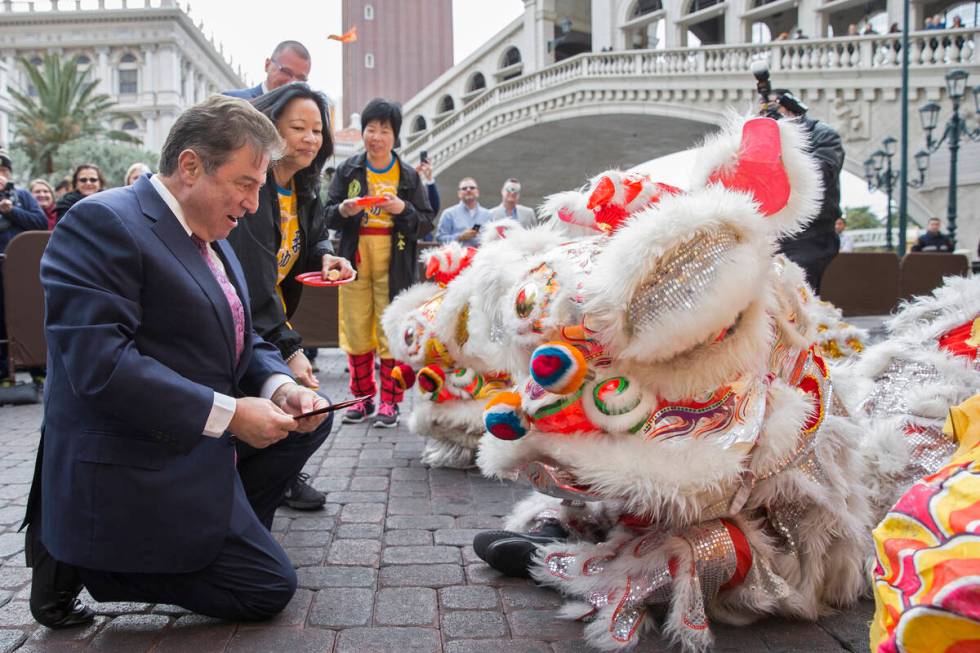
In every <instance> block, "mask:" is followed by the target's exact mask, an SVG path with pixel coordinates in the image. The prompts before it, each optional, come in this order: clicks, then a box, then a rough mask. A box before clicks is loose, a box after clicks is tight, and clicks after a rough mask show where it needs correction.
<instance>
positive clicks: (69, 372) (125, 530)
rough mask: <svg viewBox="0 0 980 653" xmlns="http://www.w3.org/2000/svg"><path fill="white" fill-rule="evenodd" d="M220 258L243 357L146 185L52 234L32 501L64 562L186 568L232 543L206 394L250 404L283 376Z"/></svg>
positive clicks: (203, 277)
mask: <svg viewBox="0 0 980 653" xmlns="http://www.w3.org/2000/svg"><path fill="white" fill-rule="evenodd" d="M214 247H215V250H216V252H217V253H218V255H219V256H220V257H221V259H222V261H223V263H224V267H225V271H226V273H227V276H228V280H229V281H230V282H231V283H232V285H234V286H235V288H236V290H237V292H238V294H239V296H240V297H241V298H242V303H243V304H244V309H245V348H244V349H243V350H242V354H241V357H240V359H239V360H238V361H237V362H236V360H235V324H234V320H233V318H232V313H231V309H230V308H229V306H228V300H227V299H226V297H225V294H224V292H223V291H222V289H221V286H220V285H218V281H217V280H216V279H215V276H214V273H212V272H211V270H210V269H209V268H208V265H207V263H206V262H205V259H204V258H203V257H202V256H201V253H200V252H199V251H198V249H197V248H196V247H195V246H194V243H193V242H192V241H191V239H190V238H188V236H187V232H186V231H184V228H183V227H182V226H181V224H180V223H179V222H178V221H177V218H176V217H175V216H174V214H173V213H172V212H171V210H170V209H169V208H168V207H167V204H166V203H165V202H164V201H163V199H162V198H161V197H160V196H159V195H158V194H157V192H156V191H155V190H154V189H153V186H152V185H151V184H150V180H149V177H147V176H143V177H141V178H140V179H139V180H137V181H136V183H135V184H134V185H133V186H127V187H125V188H114V189H112V190H108V191H104V192H101V193H97V194H96V195H94V196H92V197H91V198H89V199H86V200H85V201H83V202H80V203H79V204H78V205H77V206H75V207H74V208H73V209H72V210H71V211H70V212H69V214H68V215H67V216H66V217H65V218H64V219H63V220H62V221H61V222H60V223H59V224H58V228H57V229H55V230H54V232H52V234H51V241H50V243H49V244H48V247H47V249H46V250H45V252H44V257H43V258H42V260H41V284H42V285H43V286H44V297H45V301H46V308H47V312H46V315H45V322H44V325H45V336H46V337H47V341H48V343H49V346H48V368H47V369H48V376H47V381H46V382H45V384H44V396H45V401H44V431H43V436H42V440H43V444H42V446H43V452H44V455H43V460H42V469H41V479H40V485H39V486H35V489H34V490H33V491H32V497H34V500H35V501H36V499H37V494H36V492H37V489H38V488H40V487H43V490H42V491H41V494H40V500H41V502H42V504H43V508H42V510H41V519H42V521H43V525H42V528H41V533H42V539H43V542H44V545H45V546H46V547H47V549H48V550H49V551H50V552H51V555H52V556H54V557H55V558H56V559H57V560H59V561H63V562H67V563H68V564H71V565H78V566H81V567H88V568H92V569H99V570H103V571H116V572H126V573H131V572H140V573H143V574H147V573H167V574H178V573H187V572H192V571H197V570H199V569H203V568H204V567H205V566H207V565H209V564H211V563H212V562H213V561H214V559H215V557H216V556H217V555H218V551H219V550H220V549H221V547H222V546H223V545H224V544H225V542H226V541H227V538H228V536H229V528H230V526H229V522H230V521H231V510H232V500H233V496H234V494H235V490H234V487H235V483H238V481H237V474H238V472H237V471H236V469H235V447H234V440H233V439H232V438H231V437H230V434H229V433H227V432H226V433H225V434H224V435H222V437H220V438H211V437H205V436H203V435H201V434H202V432H203V431H204V427H205V424H206V422H207V419H208V415H209V414H210V413H211V409H212V406H213V404H214V393H215V392H220V393H222V394H226V395H229V396H233V397H240V396H245V395H251V396H255V395H257V394H258V393H259V391H260V388H261V387H262V384H263V383H264V382H265V381H266V380H267V379H268V378H269V375H270V374H273V373H279V374H287V375H288V374H289V373H290V372H289V368H288V367H286V365H284V364H283V362H282V358H281V357H280V356H279V352H278V351H276V349H275V348H274V347H272V346H271V345H269V344H268V343H266V342H264V341H263V340H262V339H261V338H259V337H258V335H256V334H255V332H254V331H253V330H252V323H251V318H250V316H249V313H250V311H249V306H248V297H247V293H246V292H245V290H246V288H245V280H244V278H243V275H242V270H241V267H240V266H239V265H238V261H237V259H236V258H235V253H234V252H233V251H232V250H231V248H230V247H229V246H228V244H227V243H225V242H224V241H217V242H216V243H215V245H214ZM202 291H203V292H202ZM238 491H241V489H240V488H239V490H238Z"/></svg>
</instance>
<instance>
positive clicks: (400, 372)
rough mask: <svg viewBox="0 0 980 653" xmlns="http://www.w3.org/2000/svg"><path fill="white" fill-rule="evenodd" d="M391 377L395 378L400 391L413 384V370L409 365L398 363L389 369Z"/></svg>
mask: <svg viewBox="0 0 980 653" xmlns="http://www.w3.org/2000/svg"><path fill="white" fill-rule="evenodd" d="M391 378H393V379H394V380H395V383H397V384H398V387H399V388H401V389H402V391H405V390H408V389H409V388H411V387H412V386H413V385H415V370H413V369H412V366H411V365H406V364H405V363H398V364H397V365H395V367H394V368H392V370H391Z"/></svg>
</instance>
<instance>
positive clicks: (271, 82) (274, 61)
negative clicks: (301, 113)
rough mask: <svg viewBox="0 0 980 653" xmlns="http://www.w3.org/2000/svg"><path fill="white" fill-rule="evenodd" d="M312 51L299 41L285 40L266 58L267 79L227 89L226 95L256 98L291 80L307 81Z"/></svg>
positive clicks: (245, 98)
mask: <svg viewBox="0 0 980 653" xmlns="http://www.w3.org/2000/svg"><path fill="white" fill-rule="evenodd" d="M311 65H312V63H311V61H310V51H309V50H307V49H306V46H304V45H303V44H302V43H300V42H299V41H283V42H282V43H280V44H279V45H277V46H276V49H275V50H273V51H272V56H271V57H269V58H268V59H266V60H265V80H263V81H262V83H261V84H259V85H258V86H253V87H251V88H240V89H236V90H233V91H225V92H224V94H225V95H230V96H231V97H240V98H242V99H243V100H254V99H255V98H257V97H259V96H260V95H264V94H265V93H268V92H269V91H271V90H272V89H274V88H279V87H280V86H284V85H286V84H288V83H290V82H305V81H308V80H309V75H310V66H311Z"/></svg>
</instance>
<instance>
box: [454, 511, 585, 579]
mask: <svg viewBox="0 0 980 653" xmlns="http://www.w3.org/2000/svg"><path fill="white" fill-rule="evenodd" d="M566 537H568V533H567V532H566V531H565V529H563V528H561V526H559V525H558V524H553V525H552V524H546V525H545V526H543V527H541V528H539V529H537V530H535V531H531V532H530V533H514V532H512V531H483V532H482V533H477V534H476V537H474V538H473V551H474V552H475V553H476V555H477V556H479V557H480V559H481V560H483V561H484V562H486V563H487V564H488V565H490V566H491V567H493V568H494V569H496V570H497V571H499V572H500V573H502V574H504V575H505V576H512V577H514V578H531V563H532V562H533V561H534V553H535V552H536V551H537V550H538V546H539V545H545V544H551V543H552V542H555V541H557V540H559V539H564V538H566Z"/></svg>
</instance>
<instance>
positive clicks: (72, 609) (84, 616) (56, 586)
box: [26, 527, 95, 628]
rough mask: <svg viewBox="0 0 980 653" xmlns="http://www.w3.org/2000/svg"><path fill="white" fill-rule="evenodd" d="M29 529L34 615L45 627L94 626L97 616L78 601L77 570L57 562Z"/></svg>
mask: <svg viewBox="0 0 980 653" xmlns="http://www.w3.org/2000/svg"><path fill="white" fill-rule="evenodd" d="M32 530H33V529H31V528H30V527H28V529H27V548H26V554H27V563H28V565H29V566H31V567H33V572H32V574H31V602H30V604H31V614H32V615H33V616H34V619H36V620H37V622H38V623H39V624H41V625H42V626H47V627H48V628H71V627H72V626H81V625H84V624H88V623H91V622H92V620H93V619H95V613H94V612H92V610H90V609H89V608H87V607H86V606H85V605H84V604H83V603H82V602H81V601H79V600H78V593H79V592H81V591H82V583H81V580H80V579H79V576H78V570H77V569H75V568H74V567H72V566H71V565H68V564H65V563H63V562H58V561H57V560H55V559H54V558H53V557H51V554H50V553H48V550H47V549H45V548H44V545H43V544H41V541H40V540H39V539H37V538H35V537H33V533H32Z"/></svg>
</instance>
